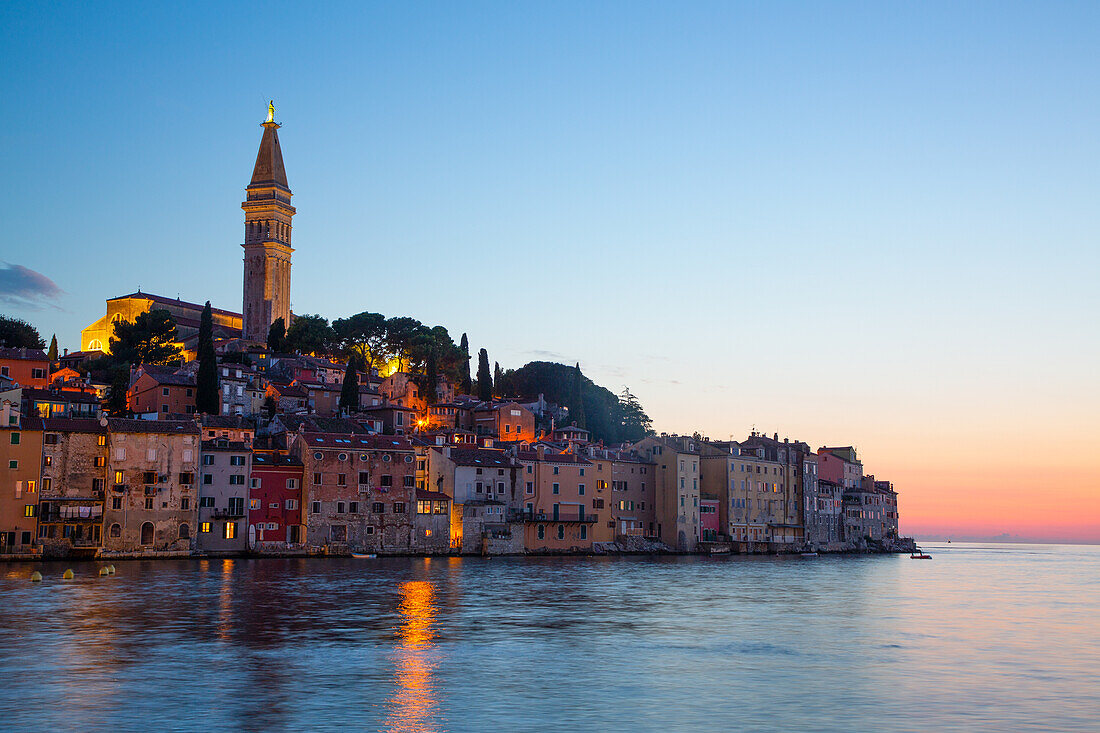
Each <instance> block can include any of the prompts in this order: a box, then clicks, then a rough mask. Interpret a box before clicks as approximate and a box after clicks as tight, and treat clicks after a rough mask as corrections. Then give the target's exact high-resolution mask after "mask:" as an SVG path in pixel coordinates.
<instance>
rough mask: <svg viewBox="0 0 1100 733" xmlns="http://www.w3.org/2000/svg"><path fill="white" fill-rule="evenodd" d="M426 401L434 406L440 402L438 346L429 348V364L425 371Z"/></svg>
mask: <svg viewBox="0 0 1100 733" xmlns="http://www.w3.org/2000/svg"><path fill="white" fill-rule="evenodd" d="M424 381H425V382H426V384H425V385H424V390H423V392H422V394H423V395H424V400H425V401H426V402H427V403H428V404H429V405H434V404H435V403H436V402H439V365H438V363H437V357H436V345H435V343H432V345H431V346H430V347H429V348H428V363H427V366H426V367H425V369H424Z"/></svg>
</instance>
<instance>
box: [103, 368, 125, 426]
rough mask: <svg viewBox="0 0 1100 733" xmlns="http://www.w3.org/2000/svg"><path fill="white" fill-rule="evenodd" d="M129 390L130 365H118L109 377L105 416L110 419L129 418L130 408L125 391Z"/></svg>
mask: <svg viewBox="0 0 1100 733" xmlns="http://www.w3.org/2000/svg"><path fill="white" fill-rule="evenodd" d="M129 388H130V365H129V364H119V365H118V366H117V367H115V372H114V374H113V375H112V376H111V388H110V390H109V391H108V392H107V414H109V415H110V416H111V417H129V415H130V408H129V406H128V404H127V400H126V390H128V389H129Z"/></svg>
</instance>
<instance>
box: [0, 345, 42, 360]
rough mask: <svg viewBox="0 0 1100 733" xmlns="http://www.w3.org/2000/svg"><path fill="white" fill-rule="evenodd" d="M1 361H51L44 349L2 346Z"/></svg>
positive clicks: (0, 347)
mask: <svg viewBox="0 0 1100 733" xmlns="http://www.w3.org/2000/svg"><path fill="white" fill-rule="evenodd" d="M0 359H20V360H23V361H49V360H48V359H47V358H46V352H45V351H43V350H42V349H27V348H23V347H19V348H16V347H12V346H0Z"/></svg>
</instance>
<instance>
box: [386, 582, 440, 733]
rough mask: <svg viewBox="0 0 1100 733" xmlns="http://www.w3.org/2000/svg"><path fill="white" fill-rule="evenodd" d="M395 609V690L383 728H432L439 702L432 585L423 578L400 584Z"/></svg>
mask: <svg viewBox="0 0 1100 733" xmlns="http://www.w3.org/2000/svg"><path fill="white" fill-rule="evenodd" d="M398 610H399V611H400V612H401V615H402V617H403V620H402V625H401V627H400V628H399V629H398V630H397V638H398V641H400V646H398V647H397V650H396V655H397V656H396V662H397V664H396V668H395V670H394V672H395V682H396V683H397V690H396V691H395V693H394V695H393V696H392V697H391V698H390V699H389V700H388V701H387V706H388V707H389V708H390V714H389V715H388V716H387V719H386V728H385V729H386V730H388V731H394V732H395V733H396V732H397V731H403V732H404V731H408V732H409V733H411V732H412V731H434V730H437V727H436V725H435V715H436V711H437V708H438V705H439V702H438V700H437V699H436V690H435V683H434V680H433V677H432V671H433V669H434V668H435V661H434V660H433V659H432V657H431V652H432V649H433V647H434V641H435V636H436V633H435V625H436V621H435V616H436V608H435V591H434V589H433V587H432V584H431V583H429V582H427V581H423V580H417V581H409V582H406V583H403V584H402V585H401V604H400V606H398Z"/></svg>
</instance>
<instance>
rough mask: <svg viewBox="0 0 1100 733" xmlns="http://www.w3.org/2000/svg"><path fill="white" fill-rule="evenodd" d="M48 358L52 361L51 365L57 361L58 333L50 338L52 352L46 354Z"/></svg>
mask: <svg viewBox="0 0 1100 733" xmlns="http://www.w3.org/2000/svg"><path fill="white" fill-rule="evenodd" d="M46 358H47V359H49V360H50V363H51V364H53V363H54V362H55V361H57V334H56V333H55V334H54V335H53V336H52V337H51V338H50V350H49V351H47V352H46Z"/></svg>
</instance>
